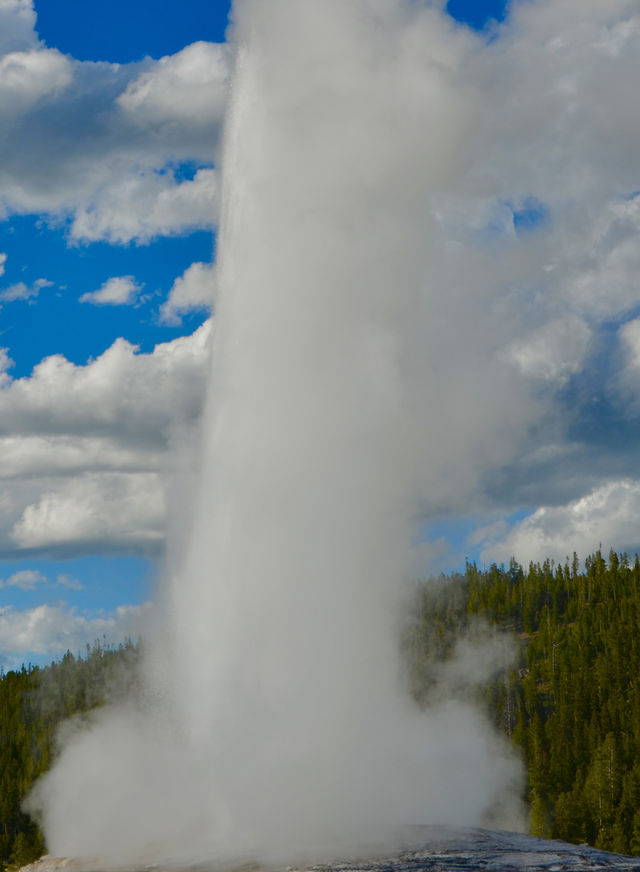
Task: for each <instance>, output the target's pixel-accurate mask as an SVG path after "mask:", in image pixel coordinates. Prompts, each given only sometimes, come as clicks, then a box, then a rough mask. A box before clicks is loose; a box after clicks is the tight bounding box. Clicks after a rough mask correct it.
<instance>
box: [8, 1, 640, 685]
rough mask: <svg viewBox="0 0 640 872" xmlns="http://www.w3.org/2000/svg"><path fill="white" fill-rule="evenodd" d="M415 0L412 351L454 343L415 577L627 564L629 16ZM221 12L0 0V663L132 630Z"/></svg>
mask: <svg viewBox="0 0 640 872" xmlns="http://www.w3.org/2000/svg"><path fill="white" fill-rule="evenodd" d="M425 2H427V0H425ZM431 5H434V6H436V7H439V8H440V9H441V10H442V16H443V19H444V20H445V25H443V27H442V28H441V30H440V32H439V36H440V39H441V45H440V48H439V51H441V52H442V53H443V57H445V56H446V64H447V65H448V66H449V68H450V71H452V72H451V78H452V80H453V81H454V82H455V87H456V88H457V94H458V97H457V99H458V101H459V103H460V106H461V107H462V108H461V109H460V116H461V120H460V125H459V126H460V139H461V141H462V145H461V147H460V153H459V154H458V155H457V157H456V160H457V164H458V170H457V174H456V180H455V182H454V183H453V184H448V185H447V187H446V189H445V190H442V192H437V193H434V194H433V195H432V197H431V200H430V203H429V212H430V215H429V222H430V230H429V232H432V233H433V234H434V238H437V240H438V241H439V244H438V246H437V250H438V251H439V252H440V259H439V261H438V263H436V264H435V265H434V268H433V269H432V271H431V275H430V280H431V281H434V280H437V281H438V287H439V288H440V289H441V299H442V306H441V310H440V311H438V312H434V314H433V319H432V327H431V328H430V330H431V331H432V335H431V336H429V335H426V336H425V343H429V342H433V345H434V347H435V346H436V340H437V334H438V330H439V328H438V321H439V319H440V318H442V319H445V318H447V317H451V318H453V317H457V315H458V314H459V313H460V312H461V311H462V309H461V304H460V299H463V300H464V303H463V306H464V309H465V310H467V311H469V312H473V318H471V319H468V320H466V321H465V320H462V321H461V323H460V336H459V346H458V347H451V348H447V349H446V350H443V351H440V352H439V358H441V359H439V360H438V361H436V362H435V363H434V364H433V366H434V368H435V369H436V370H437V373H436V376H435V377H436V378H437V379H438V382H439V384H440V386H441V389H440V390H439V391H438V392H437V397H438V404H437V408H436V409H435V410H434V419H441V420H442V421H443V422H444V423H443V425H442V426H443V427H444V431H445V432H444V433H443V434H440V436H439V437H437V438H441V439H442V440H443V441H446V442H447V444H448V445H449V446H450V457H448V458H447V460H446V462H445V463H443V465H442V471H441V472H440V471H434V472H433V489H432V492H433V493H437V494H438V499H437V500H434V501H433V502H432V503H431V504H429V501H428V500H427V501H426V502H425V521H424V538H425V546H424V554H425V555H429V556H430V559H431V565H432V566H433V567H437V568H438V569H446V568H454V567H458V566H460V564H461V562H462V561H463V560H464V557H465V556H469V557H471V558H472V559H477V560H478V561H481V562H488V561H492V560H496V561H498V562H500V561H508V560H509V558H510V557H511V555H515V556H516V558H517V559H518V560H520V561H521V562H524V563H526V562H528V561H529V560H540V559H544V558H545V557H552V558H554V559H556V560H562V559H564V557H565V555H567V554H571V553H572V552H573V551H574V550H575V551H577V552H578V553H579V554H580V555H581V556H584V555H586V554H587V553H589V552H590V551H592V550H594V549H595V548H597V547H598V546H599V545H600V544H602V546H603V547H604V548H605V549H608V548H609V547H615V548H618V549H627V550H629V551H631V552H634V551H635V550H640V525H639V524H638V522H637V518H638V516H639V515H640V468H639V460H640V443H639V440H638V434H639V432H640V287H639V284H638V283H639V279H638V276H640V245H639V244H638V242H639V230H640V193H639V192H640V162H639V159H638V155H639V154H640V106H639V105H638V103H639V102H640V97H639V95H638V87H637V83H638V81H640V4H639V3H638V2H637V0H607V2H606V3H602V2H601V0H514V2H512V3H510V4H508V6H506V7H505V3H503V2H500V0H493V2H491V0H486V2H485V0H482V2H480V0H477V2H468V0H467V2H465V0H451V2H450V3H449V4H448V8H444V4H443V3H442V2H440V3H438V2H437V0H434V2H433V3H432V4H431ZM228 7H229V4H228V3H227V2H211V0H206V2H205V0H182V2H180V3H178V2H177V0H175V2H174V0H171V2H167V3H165V4H163V14H162V15H158V14H157V5H156V4H155V3H151V2H150V0H135V2H133V3H131V2H129V3H127V4H125V3H124V2H123V0H117V2H116V0H114V2H112V3H110V4H99V7H96V6H95V4H88V3H86V0H47V2H46V3H45V2H44V0H0V118H1V119H2V127H1V129H2V137H0V476H1V477H2V485H3V486H2V490H1V491H0V664H2V665H4V667H5V668H10V667H12V666H14V665H16V664H19V663H21V662H22V661H23V660H24V661H27V660H31V661H33V662H45V661H47V660H48V659H51V657H54V656H58V655H59V654H61V653H64V651H65V650H66V649H67V648H70V649H71V650H73V651H76V650H82V649H83V648H84V645H85V643H86V642H91V641H93V640H94V639H97V638H98V639H101V638H103V637H106V638H109V639H110V640H113V641H118V640H119V639H121V638H122V637H123V636H124V635H125V634H128V633H131V634H134V635H135V634H136V632H137V629H138V627H139V626H140V622H141V621H142V619H143V617H144V615H145V614H146V612H147V611H148V606H147V605H145V604H146V603H147V601H148V599H149V598H150V597H151V596H152V589H153V579H154V576H155V573H156V572H157V566H158V561H160V560H161V558H162V553H163V549H164V545H165V540H166V531H167V516H168V513H169V512H170V510H171V502H172V495H174V494H175V492H176V490H179V489H180V484H179V482H180V479H181V477H184V476H189V475H191V474H193V456H194V454H195V449H193V439H194V437H193V433H194V432H195V428H196V427H197V422H198V419H199V415H200V412H201V408H202V402H203V397H204V389H205V383H206V368H207V362H208V355H209V349H210V343H211V336H212V332H213V329H214V324H215V312H214V309H215V290H216V275H215V260H216V250H215V244H216V226H217V220H218V208H219V191H220V183H221V179H220V170H219V163H220V152H221V129H222V122H223V116H224V111H225V105H226V102H227V95H228V91H229V86H230V76H231V68H232V51H231V48H230V46H228V45H227V44H226V42H225V32H226V27H227V16H228V12H229V8H228ZM89 9H90V10H91V16H89V15H88V10H89ZM415 87H416V88H417V89H419V88H420V82H419V81H416V82H415ZM456 111H457V110H456ZM427 137H428V130H425V139H426V138H427ZM426 154H428V149H425V155H426ZM425 159H427V158H426V157H425ZM410 171H411V169H410V168H407V169H406V172H407V173H409V172H410ZM425 232H427V231H426V230H425ZM212 313H213V314H212ZM479 348H481V349H482V352H478V353H477V354H475V351H474V349H479ZM474 354H475V356H474ZM481 360H482V361H485V362H486V363H485V364H482V365H479V364H478V361H481ZM472 370H473V375H472ZM506 372H508V376H505V373H506ZM496 416H499V424H498V425H496ZM438 426H439V425H437V424H434V428H435V431H436V433H439V431H438ZM474 430H478V431H479V432H486V433H491V434H492V435H491V439H490V440H488V439H486V440H484V442H483V441H482V440H480V441H479V442H478V446H480V447H477V448H475V449H474V450H473V451H468V450H467V446H468V440H466V439H465V438H464V433H466V432H468V431H474ZM438 475H440V477H441V478H443V477H444V479H443V480H444V485H443V482H442V481H440V480H439V479H438ZM459 479H460V481H462V480H464V482H465V486H464V487H462V485H461V484H460V482H459ZM448 482H449V483H450V487H447V483H448ZM427 484H429V482H427ZM443 494H445V495H446V496H445V497H443V496H442V495H443Z"/></svg>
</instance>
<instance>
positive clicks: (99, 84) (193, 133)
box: [0, 0, 231, 243]
mask: <svg viewBox="0 0 640 872" xmlns="http://www.w3.org/2000/svg"><path fill="white" fill-rule="evenodd" d="M34 21H35V15H34V13H33V5H32V2H30V0H20V2H18V0H16V2H13V0H6V2H4V3H3V5H2V7H0V31H1V32H2V37H0V110H1V111H2V115H3V139H2V143H1V144H0V212H1V213H2V214H3V216H4V217H6V216H9V215H12V214H39V215H41V216H42V217H43V219H44V220H53V221H55V222H59V221H60V220H61V219H71V221H70V230H69V232H70V234H71V236H72V237H73V238H76V239H87V240H97V239H107V240H109V241H111V242H118V243H123V242H128V241H130V240H136V241H138V242H146V241H148V240H149V239H150V238H152V237H154V236H157V235H159V234H164V233H184V232H188V231H189V230H190V229H193V228H195V227H206V228H209V227H211V226H212V221H213V215H214V211H215V210H214V201H215V196H216V188H215V180H214V175H213V171H212V170H211V169H210V167H211V161H212V160H213V159H214V158H215V157H216V153H217V142H218V139H219V133H220V125H221V119H222V114H223V110H224V104H225V101H226V97H225V94H226V88H227V81H228V77H229V69H230V63H231V61H230V57H229V53H228V50H227V49H226V48H225V47H224V46H220V45H214V44H209V43H196V44H194V45H192V46H187V47H186V48H185V49H183V50H182V51H181V52H178V53H177V54H176V55H173V56H170V57H167V58H161V59H160V60H158V61H154V60H152V59H150V58H147V59H145V60H144V61H142V62H140V63H133V64H109V63H90V62H78V61H74V60H73V59H71V58H69V57H67V56H65V55H62V54H61V53H60V52H58V51H56V50H55V49H48V48H46V47H45V46H44V45H43V44H42V43H40V42H39V41H38V40H37V37H36V35H35V33H34V31H33V25H34ZM185 162H188V163H189V164H190V165H194V166H195V169H196V170H201V171H202V174H196V177H195V178H194V179H182V178H178V179H176V178H175V176H174V170H175V168H176V167H179V166H180V165H181V164H183V163H185Z"/></svg>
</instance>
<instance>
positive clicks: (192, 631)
mask: <svg viewBox="0 0 640 872" xmlns="http://www.w3.org/2000/svg"><path fill="white" fill-rule="evenodd" d="M234 37H235V43H236V48H237V63H236V73H235V77H234V81H233V93H232V98H231V109H230V115H229V118H228V124H227V135H226V148H225V159H224V201H223V214H222V220H221V231H220V233H221V235H220V244H219V249H220V251H221V257H220V263H219V286H220V292H219V300H218V304H217V311H216V318H215V331H216V336H215V349H214V356H213V364H212V371H211V378H210V390H209V396H208V401H207V409H206V412H205V416H204V423H203V435H202V440H201V441H202V446H203V447H202V459H201V469H200V476H199V485H198V487H197V489H196V492H195V493H194V494H192V495H191V500H192V508H191V509H190V511H189V512H188V517H189V530H188V534H187V535H181V536H176V539H179V540H180V541H184V542H186V544H185V545H184V547H180V548H174V549H173V552H172V554H171V555H170V558H169V566H168V570H167V576H168V581H167V589H166V591H165V592H164V596H163V598H162V603H161V608H162V611H163V614H164V615H165V619H164V622H163V632H162V634H161V635H160V636H159V638H158V640H156V642H155V643H154V644H152V645H151V655H150V657H149V663H148V664H147V672H148V676H147V679H148V683H147V686H148V688H149V690H148V695H147V697H146V699H145V700H144V704H143V705H142V706H141V707H140V706H137V707H136V708H131V709H122V708H120V709H118V710H111V711H108V712H106V713H103V714H101V715H100V716H99V718H98V719H97V720H96V721H95V722H94V724H93V726H92V728H91V729H90V730H86V729H83V730H82V731H79V732H78V734H77V735H75V736H74V737H73V738H72V739H71V740H67V741H66V743H65V746H64V748H63V752H62V755H61V757H60V760H59V762H58V764H57V765H56V767H55V768H54V770H53V771H52V773H51V774H50V775H49V776H47V778H45V780H44V781H43V782H42V784H41V785H40V789H39V795H38V802H40V803H41V804H43V806H44V824H45V828H46V836H47V841H48V844H49V847H50V850H51V851H52V852H53V853H55V854H63V855H68V854H74V855H93V856H95V855H100V856H102V857H106V858H109V859H110V861H112V862H116V861H118V862H139V861H143V860H144V861H148V860H149V859H158V858H160V859H163V860H175V861H186V860H195V859H202V858H207V857H209V858H210V857H218V858H220V857H248V856H254V857H258V858H259V859H261V860H265V859H271V860H277V859H290V858H292V857H294V856H298V855H304V856H311V855H312V854H313V855H314V856H315V855H317V854H318V852H324V854H325V855H326V854H327V852H335V851H338V850H346V849H347V848H349V849H350V850H353V849H354V848H355V847H357V846H362V845H365V844H368V843H371V842H373V841H375V842H379V841H380V840H381V839H390V838H392V836H393V834H394V832H395V831H396V830H397V828H398V827H399V826H402V825H408V824H414V823H426V822H428V823H438V822H439V823H452V824H472V823H477V822H478V821H480V819H481V818H482V815H483V814H484V813H485V812H486V811H487V809H488V808H490V807H491V805H492V804H493V803H494V801H495V800H496V797H497V796H499V795H500V794H501V793H503V792H504V791H505V789H506V786H507V785H508V784H510V783H511V782H512V780H513V778H514V776H515V768H514V764H513V763H512V762H511V761H510V760H509V759H507V757H506V756H505V755H504V753H503V752H502V749H501V748H500V747H499V746H498V743H497V740H495V739H494V738H492V736H491V734H490V732H489V731H488V730H487V728H486V726H485V724H484V722H483V721H482V719H481V718H480V717H479V716H478V715H477V714H475V713H474V712H473V711H472V710H471V709H470V708H467V707H466V706H464V705H463V704H462V703H460V702H444V703H440V704H439V705H438V706H437V707H436V708H434V709H433V710H432V711H430V712H428V713H426V714H425V713H424V712H419V711H418V710H417V709H415V708H414V707H412V704H411V702H410V701H409V697H408V694H407V692H406V687H405V685H404V683H403V680H402V669H401V663H400V658H399V655H398V634H399V628H400V623H401V619H402V589H403V581H404V580H406V579H407V578H409V577H410V576H411V574H412V571H413V565H412V559H413V558H412V548H411V546H412V542H413V541H414V540H415V537H416V518H417V517H418V509H419V504H420V499H421V498H422V497H423V495H424V487H425V485H428V484H429V483H430V482H431V481H432V478H431V479H430V473H429V472H428V471H427V472H425V460H427V461H429V460H431V461H434V462H436V463H438V464H440V467H443V468H444V469H445V470H446V469H449V470H450V471H451V470H453V469H454V468H455V465H454V464H453V462H452V461H451V455H450V454H449V453H448V452H449V451H450V450H452V449H451V440H453V441H455V439H456V436H455V434H454V433H452V434H451V435H450V437H449V438H443V423H442V421H441V420H440V414H441V410H440V409H439V408H436V407H434V406H433V405H432V402H433V400H434V396H435V394H434V392H433V388H432V387H431V385H432V384H433V382H434V372H433V370H434V368H435V367H436V366H437V359H436V358H437V355H435V354H434V353H433V350H432V349H431V348H430V346H429V335H430V331H431V334H432V335H433V333H434V332H437V330H439V329H441V325H442V323H443V321H444V320H446V319H445V317H444V314H445V313H446V309H447V305H448V304H447V303H446V302H445V301H442V295H443V292H442V289H441V288H437V287H436V286H434V284H433V283H434V278H433V276H434V274H435V273H434V270H433V268H432V266H430V265H432V264H433V263H434V262H437V259H438V256H439V255H438V237H437V232H436V228H435V227H434V226H433V224H434V222H433V219H432V218H430V214H431V202H430V198H431V196H432V195H433V194H434V192H437V191H441V190H443V189H444V188H446V187H447V186H449V185H450V184H451V181H452V179H453V178H455V174H456V172H458V170H459V165H460V161H461V160H462V159H463V152H462V143H463V141H464V137H465V132H466V129H467V124H468V119H469V117H470V108H469V106H468V104H467V102H466V100H465V95H464V91H463V89H461V88H460V87H459V85H458V84H457V83H456V81H455V78H456V64H457V56H456V51H457V45H458V42H457V40H462V39H463V37H462V36H459V37H456V36H455V35H454V34H452V32H451V31H450V25H448V24H447V23H446V18H445V16H443V15H442V13H441V12H439V11H438V10H437V9H435V8H433V7H430V6H426V7H425V6H424V5H422V4H417V3H413V2H410V0H305V2H300V0H270V2H268V3H265V2H264V0H239V2H238V3H237V5H236V8H235V33H234ZM445 37H446V38H445ZM441 301H442V304H441V305H440V302H441ZM469 305H470V306H471V307H473V305H474V304H473V302H472V301H470V303H469ZM434 325H435V326H434ZM438 325H440V327H439V326H438ZM450 335H451V334H450ZM437 349H438V350H440V351H441V349H442V344H441V343H438V344H437ZM451 427H454V429H455V424H454V422H452V421H451V419H449V420H448V423H447V429H449V430H450V428H451ZM430 439H431V440H432V442H433V443H434V444H437V445H438V446H440V447H439V449H438V450H437V451H436V449H434V448H432V449H430V451H431V452H432V453H431V454H429V452H425V445H429V444H430ZM445 445H446V446H448V447H447V450H446V451H445V450H444V447H443V446H445ZM438 451H439V453H438ZM180 514H184V513H181V512H178V513H177V515H180Z"/></svg>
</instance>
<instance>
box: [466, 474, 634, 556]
mask: <svg viewBox="0 0 640 872" xmlns="http://www.w3.org/2000/svg"><path fill="white" fill-rule="evenodd" d="M639 516H640V481H635V480H632V479H621V480H618V481H610V482H607V483H606V484H603V485H601V486H599V487H597V488H594V489H593V490H592V491H591V492H590V493H588V494H586V495H585V496H582V497H580V498H579V499H576V500H573V501H572V502H570V503H569V504H568V505H564V506H542V507H541V508H539V509H537V510H536V511H535V512H533V513H532V514H531V515H529V516H528V517H526V518H524V519H523V520H522V521H519V522H518V523H517V524H515V525H514V526H513V527H512V528H511V529H510V530H509V532H508V533H507V534H506V535H505V536H504V537H501V538H500V537H499V538H497V539H495V540H493V541H492V540H489V541H486V542H485V544H484V545H483V547H482V551H481V556H482V559H483V560H485V561H496V562H507V561H508V560H509V559H510V558H511V557H515V558H516V560H518V561H519V562H520V563H523V564H525V565H526V564H527V563H529V561H531V560H533V561H538V562H541V561H543V560H545V559H546V558H551V559H554V560H556V561H561V560H564V559H565V557H566V556H567V555H571V554H572V553H573V552H574V551H575V552H577V554H578V555H580V556H582V557H585V556H586V555H587V554H590V553H592V552H594V551H595V550H596V549H597V548H598V547H600V545H601V544H602V546H603V547H604V548H605V549H607V550H608V549H609V548H614V549H617V550H622V549H625V548H635V547H637V545H638V543H639V542H640V537H639V536H638V517H639ZM485 532H486V535H490V533H491V531H489V530H487V531H485ZM494 532H500V530H499V528H498V529H497V530H496V531H494Z"/></svg>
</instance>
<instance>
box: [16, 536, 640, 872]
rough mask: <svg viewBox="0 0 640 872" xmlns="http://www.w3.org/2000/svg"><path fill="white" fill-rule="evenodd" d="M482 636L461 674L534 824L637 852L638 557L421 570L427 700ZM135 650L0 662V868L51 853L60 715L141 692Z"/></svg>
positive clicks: (412, 642)
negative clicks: (478, 664)
mask: <svg viewBox="0 0 640 872" xmlns="http://www.w3.org/2000/svg"><path fill="white" fill-rule="evenodd" d="M474 637H476V638H478V639H481V640H486V638H487V637H492V638H493V643H494V648H495V647H496V645H497V646H498V647H499V645H500V644H503V643H504V642H505V641H506V642H507V643H508V644H506V645H505V646H504V649H505V652H506V653H505V656H504V657H503V663H502V666H501V667H500V668H496V669H495V670H494V674H493V675H492V676H491V678H490V680H488V681H485V682H484V683H483V684H482V685H480V686H478V685H477V684H476V685H474V682H473V681H472V680H469V681H467V682H465V676H464V675H460V674H459V670H458V672H457V673H456V675H457V678H456V680H457V681H458V682H459V687H458V690H460V689H461V688H462V689H463V690H464V692H466V693H469V692H472V693H473V694H475V696H476V697H477V699H478V700H479V702H480V704H482V705H484V706H486V708H487V711H488V712H489V715H490V717H491V718H492V719H493V720H494V721H495V723H496V725H497V726H498V727H499V729H501V730H502V731H503V732H504V733H505V734H506V735H507V736H508V737H510V740H511V741H512V742H514V743H515V745H516V746H518V747H519V748H520V749H521V753H522V757H523V760H524V763H525V767H526V773H527V785H526V795H525V797H524V799H525V800H526V801H527V802H528V804H529V808H530V815H531V830H532V832H533V833H535V834H537V835H542V836H546V837H550V838H560V839H565V840H567V841H570V842H576V843H582V842H588V843H589V844H592V845H595V846H597V847H599V848H604V849H607V850H612V851H617V852H620V853H631V854H636V855H640V562H639V560H638V558H637V557H636V558H635V560H634V561H633V562H631V561H630V560H629V558H628V556H627V555H626V554H622V555H618V554H616V553H614V552H611V553H610V554H609V557H608V560H605V559H604V558H603V556H602V554H601V553H600V552H598V553H596V554H594V555H592V556H590V557H589V558H587V560H586V561H585V569H584V570H583V569H581V567H580V563H579V561H578V559H577V557H576V556H575V555H574V558H573V560H571V561H567V562H566V563H564V564H562V565H554V564H553V563H552V562H550V561H546V562H545V563H543V564H541V565H540V564H532V565H530V566H529V568H528V570H526V571H525V569H523V567H522V566H520V565H519V564H518V563H516V562H515V561H514V560H512V561H511V563H510V565H509V566H508V567H504V566H495V565H493V566H491V567H490V568H489V569H487V570H483V571H481V570H480V569H478V567H477V566H476V565H475V564H468V565H467V567H466V572H465V573H464V574H455V575H450V576H441V577H440V578H439V579H431V580H429V581H425V582H420V583H419V584H418V585H417V590H416V601H415V604H414V608H413V611H412V615H411V619H410V621H409V626H408V630H407V633H406V637H405V641H404V644H405V653H406V656H407V659H408V662H409V665H410V673H411V680H412V690H413V693H414V695H415V697H416V699H417V700H418V701H419V702H421V703H424V704H425V705H426V704H428V702H429V700H430V699H431V698H432V697H433V696H434V695H438V694H439V693H441V692H442V686H441V680H442V675H443V665H445V666H446V664H447V662H451V659H452V657H453V656H454V653H455V651H456V646H457V644H458V642H459V641H460V640H461V639H462V638H465V639H469V638H472V639H473V638H474ZM137 657H138V649H137V646H136V645H134V644H132V643H131V642H127V643H125V644H124V645H121V646H120V647H119V648H117V649H111V648H108V647H106V646H104V645H100V644H96V645H95V646H94V647H93V648H88V649H87V651H86V656H84V657H74V656H73V655H72V654H71V653H67V654H66V656H65V657H64V658H63V659H62V660H61V661H60V662H59V663H55V664H52V665H51V666H49V667H46V668H38V667H28V668H24V667H23V668H22V669H21V670H20V671H17V672H8V673H7V674H6V675H2V674H0V872H2V870H4V869H5V868H9V867H18V866H20V865H23V864H24V863H27V862H30V861H32V860H34V859H36V858H37V857H38V856H40V855H41V854H42V853H43V850H44V845H43V840H42V835H41V833H40V831H39V830H38V828H37V826H36V824H35V823H34V822H33V821H31V820H30V819H29V817H28V816H27V815H26V814H25V813H24V812H23V811H22V810H21V802H22V799H23V798H24V797H25V796H26V795H27V793H28V792H29V789H30V788H31V786H32V784H33V782H34V781H35V779H36V778H38V776H39V775H41V774H42V773H43V772H45V771H46V769H47V768H48V766H49V764H50V762H51V760H52V756H53V755H54V754H55V734H56V730H57V727H58V725H59V724H60V722H61V721H63V720H65V719H66V718H68V717H70V716H78V715H79V716H82V714H83V713H87V712H89V711H90V710H91V709H92V708H94V707H95V706H97V705H101V704H102V703H103V702H105V700H106V699H108V698H113V695H114V689H115V688H118V689H119V690H118V692H119V693H128V692H130V691H131V690H132V689H133V691H134V692H135V688H131V683H132V682H133V681H135V670H134V669H132V668H131V667H132V665H133V664H135V661H136V660H137ZM444 671H445V672H446V669H445V670H444ZM447 674H448V676H449V678H451V674H452V673H451V671H449V672H448V673H447ZM470 687H471V688H472V690H471V691H470V690H469V688H470Z"/></svg>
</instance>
